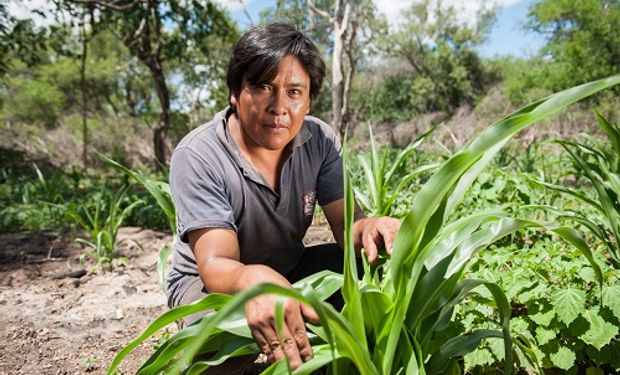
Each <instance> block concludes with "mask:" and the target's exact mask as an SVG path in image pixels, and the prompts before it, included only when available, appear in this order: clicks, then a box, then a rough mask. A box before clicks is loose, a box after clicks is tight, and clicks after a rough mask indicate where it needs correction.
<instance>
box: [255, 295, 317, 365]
mask: <svg viewBox="0 0 620 375" xmlns="http://www.w3.org/2000/svg"><path fill="white" fill-rule="evenodd" d="M277 298H278V297H277V296H276V295H262V296H258V297H256V298H253V299H251V300H250V301H248V302H247V303H246V305H245V314H246V318H247V321H248V326H249V327H250V330H251V331H252V335H253V336H254V339H255V340H256V343H257V344H258V346H259V348H260V349H261V350H262V351H263V353H265V355H267V358H268V359H269V361H270V362H275V361H279V360H280V359H282V358H284V357H286V358H287V359H288V362H289V365H290V367H291V368H292V369H293V370H294V369H296V368H298V367H299V366H301V365H302V363H303V362H306V361H309V360H310V359H311V358H312V348H311V346H310V342H309V341H308V335H307V334H306V327H305V326H304V318H306V320H309V321H311V322H313V323H318V322H319V317H318V315H317V314H316V312H315V311H314V310H313V309H312V308H310V307H308V306H306V305H304V304H301V303H299V302H297V301H295V300H293V299H286V300H285V301H284V306H283V308H284V325H283V327H282V332H279V334H278V330H277V328H276V319H275V311H276V303H277Z"/></svg>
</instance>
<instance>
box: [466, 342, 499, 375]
mask: <svg viewBox="0 0 620 375" xmlns="http://www.w3.org/2000/svg"><path fill="white" fill-rule="evenodd" d="M464 360H465V371H468V372H469V370H472V369H473V368H474V367H476V366H488V365H490V364H493V363H495V358H493V354H491V351H490V350H489V349H487V348H479V349H476V350H474V351H473V352H471V353H469V354H466V355H465V357H464Z"/></svg>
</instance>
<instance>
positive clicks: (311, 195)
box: [302, 191, 316, 216]
mask: <svg viewBox="0 0 620 375" xmlns="http://www.w3.org/2000/svg"><path fill="white" fill-rule="evenodd" d="M302 199H303V201H304V216H312V215H313V214H314V205H315V204H316V191H311V192H308V193H306V194H304V196H303V197H302Z"/></svg>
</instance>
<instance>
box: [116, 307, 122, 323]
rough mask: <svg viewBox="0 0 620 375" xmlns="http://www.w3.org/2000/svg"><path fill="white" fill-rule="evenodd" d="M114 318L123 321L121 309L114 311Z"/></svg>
mask: <svg viewBox="0 0 620 375" xmlns="http://www.w3.org/2000/svg"><path fill="white" fill-rule="evenodd" d="M114 318H115V319H116V320H121V319H123V310H121V309H116V313H115V314H114Z"/></svg>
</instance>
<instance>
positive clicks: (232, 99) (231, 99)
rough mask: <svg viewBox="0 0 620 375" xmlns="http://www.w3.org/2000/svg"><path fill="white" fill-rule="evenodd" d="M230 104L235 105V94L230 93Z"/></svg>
mask: <svg viewBox="0 0 620 375" xmlns="http://www.w3.org/2000/svg"><path fill="white" fill-rule="evenodd" d="M230 106H231V107H236V106H237V98H236V97H235V94H230Z"/></svg>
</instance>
